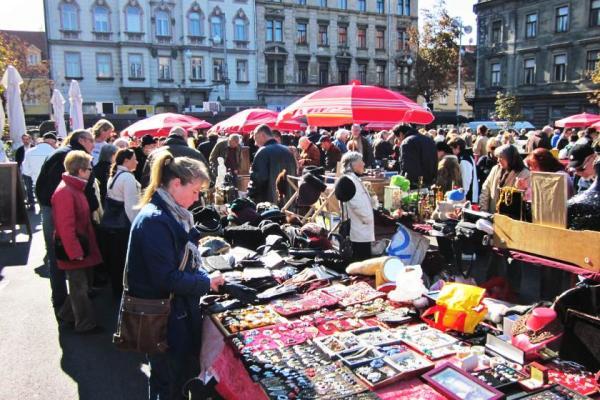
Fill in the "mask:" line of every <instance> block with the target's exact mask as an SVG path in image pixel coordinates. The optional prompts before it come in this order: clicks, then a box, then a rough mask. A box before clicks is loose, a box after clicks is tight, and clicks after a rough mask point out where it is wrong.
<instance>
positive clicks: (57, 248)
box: [54, 234, 90, 261]
mask: <svg viewBox="0 0 600 400" xmlns="http://www.w3.org/2000/svg"><path fill="white" fill-rule="evenodd" d="M77 240H78V241H79V245H80V246H81V249H82V250H83V257H84V258H85V257H87V256H88V255H89V254H90V242H89V240H88V238H86V237H85V236H83V235H79V234H77ZM54 254H55V256H56V259H57V260H59V261H71V259H70V258H69V256H68V255H67V251H66V250H65V246H64V245H63V242H62V240H61V239H60V238H59V237H58V236H56V237H55V238H54Z"/></svg>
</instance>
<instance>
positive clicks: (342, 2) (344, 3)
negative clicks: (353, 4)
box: [339, 0, 348, 10]
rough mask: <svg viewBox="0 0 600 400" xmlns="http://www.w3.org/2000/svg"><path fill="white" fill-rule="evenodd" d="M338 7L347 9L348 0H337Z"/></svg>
mask: <svg viewBox="0 0 600 400" xmlns="http://www.w3.org/2000/svg"><path fill="white" fill-rule="evenodd" d="M339 5H340V9H342V10H347V9H348V0H339Z"/></svg>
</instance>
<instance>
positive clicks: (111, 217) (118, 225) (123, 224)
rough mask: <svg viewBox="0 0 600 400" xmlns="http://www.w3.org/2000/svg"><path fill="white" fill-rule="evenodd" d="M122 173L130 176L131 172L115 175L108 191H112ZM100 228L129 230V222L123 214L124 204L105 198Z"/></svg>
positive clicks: (124, 213)
mask: <svg viewBox="0 0 600 400" xmlns="http://www.w3.org/2000/svg"><path fill="white" fill-rule="evenodd" d="M124 173H129V174H130V173H131V172H126V171H121V172H119V173H118V174H117V175H115V177H114V179H113V180H112V183H111V184H110V187H109V189H112V188H113V186H115V182H116V181H117V178H119V176H121V174H124ZM100 227H101V228H103V229H106V230H110V229H129V228H130V227H131V222H130V221H129V217H128V216H127V213H126V212H125V203H124V202H122V201H118V200H115V199H111V198H110V197H106V200H105V201H104V214H102V218H101V219H100Z"/></svg>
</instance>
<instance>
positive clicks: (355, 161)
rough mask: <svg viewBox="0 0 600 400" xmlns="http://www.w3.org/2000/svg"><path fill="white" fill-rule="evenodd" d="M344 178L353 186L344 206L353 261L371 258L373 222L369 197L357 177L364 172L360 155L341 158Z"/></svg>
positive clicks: (363, 164)
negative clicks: (348, 223) (350, 195)
mask: <svg viewBox="0 0 600 400" xmlns="http://www.w3.org/2000/svg"><path fill="white" fill-rule="evenodd" d="M342 167H343V170H344V176H345V177H347V178H349V179H350V181H352V183H353V184H354V188H355V193H354V196H352V198H351V199H350V200H349V201H347V202H346V203H345V204H344V207H345V208H346V210H347V213H348V219H349V220H350V241H351V242H352V253H353V258H354V260H355V261H361V260H366V259H368V258H371V243H372V242H373V241H375V221H374V217H373V206H372V203H371V196H370V195H369V192H368V191H367V189H366V188H365V186H364V185H363V183H362V181H361V180H360V178H359V176H360V175H362V174H363V173H364V172H365V163H364V161H363V158H362V155H361V154H360V153H358V152H356V151H350V152H348V153H346V154H344V156H343V157H342Z"/></svg>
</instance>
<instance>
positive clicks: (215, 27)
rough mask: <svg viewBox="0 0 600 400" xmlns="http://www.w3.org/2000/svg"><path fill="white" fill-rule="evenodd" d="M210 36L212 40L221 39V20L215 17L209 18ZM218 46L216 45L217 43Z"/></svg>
mask: <svg viewBox="0 0 600 400" xmlns="http://www.w3.org/2000/svg"><path fill="white" fill-rule="evenodd" d="M210 34H211V35H212V38H213V39H219V41H220V40H221V39H223V19H222V18H221V17H219V16H217V15H213V16H212V17H210ZM217 44H218V43H217Z"/></svg>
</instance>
